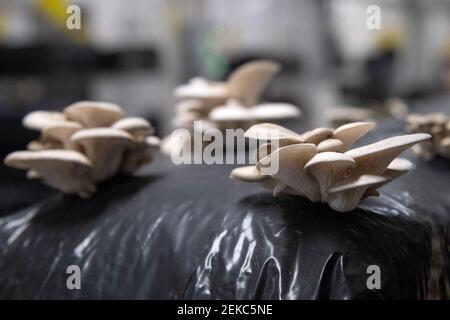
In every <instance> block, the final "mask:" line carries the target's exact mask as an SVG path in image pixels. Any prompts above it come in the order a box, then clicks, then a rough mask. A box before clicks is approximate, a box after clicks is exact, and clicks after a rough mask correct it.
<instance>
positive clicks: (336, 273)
mask: <svg viewBox="0 0 450 320" xmlns="http://www.w3.org/2000/svg"><path fill="white" fill-rule="evenodd" d="M380 201H383V199H380ZM389 205H390V204H389V203H385V206H386V207H389ZM448 238H449V232H448V229H447V228H446V230H444V229H438V228H435V227H434V226H431V225H425V224H423V223H420V222H418V221H414V220H412V219H410V218H408V217H407V216H399V215H390V216H388V215H380V214H376V213H373V212H370V211H368V210H363V209H360V208H358V209H356V210H354V211H352V212H349V213H344V214H342V213H337V212H333V211H332V210H330V209H329V208H328V207H327V206H325V205H323V204H315V203H310V202H308V201H307V200H304V199H301V198H298V197H293V196H282V197H278V198H273V197H272V196H271V195H270V194H268V193H261V194H257V195H253V196H249V197H247V198H244V199H243V200H241V201H240V202H239V203H238V204H237V205H236V206H234V207H232V208H230V209H229V210H228V213H227V215H226V217H225V219H224V221H223V223H222V225H221V227H220V228H219V229H218V230H217V232H216V233H215V235H214V237H213V238H212V239H210V241H209V246H208V249H207V251H206V253H205V254H204V255H203V258H202V261H201V262H200V264H199V265H198V267H197V269H196V271H195V272H194V273H193V277H192V279H191V282H190V284H189V286H188V288H187V291H186V297H187V298H196V299H197V298H200V299H217V298H219V299H417V298H425V297H430V296H439V297H440V298H448V297H449V296H448V294H449V291H448V290H447V289H444V290H442V288H441V290H438V291H437V292H436V291H433V290H431V288H435V287H436V284H435V282H436V281H438V282H439V281H440V282H442V283H445V279H446V277H447V276H448V272H449V269H448V262H449V260H448V253H447V252H446V249H445V246H443V247H440V248H439V252H438V253H436V252H434V254H438V255H439V256H441V257H443V259H445V263H443V264H442V265H440V266H439V267H437V268H440V270H439V271H437V270H433V272H434V273H435V276H436V273H439V274H440V275H439V276H438V278H439V279H433V278H432V277H431V271H432V268H431V264H432V260H431V257H432V256H433V248H432V247H433V245H434V243H435V242H436V241H444V240H445V239H448ZM444 243H445V242H444ZM369 265H377V266H379V268H380V270H381V289H380V290H374V291H371V290H369V289H368V288H367V286H366V281H367V278H368V277H369V276H370V275H371V274H370V273H369V274H368V273H367V267H368V266H369ZM435 267H436V266H434V268H435Z"/></svg>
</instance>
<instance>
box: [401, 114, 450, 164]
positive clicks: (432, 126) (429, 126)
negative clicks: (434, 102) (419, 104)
mask: <svg viewBox="0 0 450 320" xmlns="http://www.w3.org/2000/svg"><path fill="white" fill-rule="evenodd" d="M406 120H407V126H406V130H407V131H408V132H410V133H414V132H426V133H429V134H431V135H432V137H433V138H432V139H431V140H430V141H427V142H426V143H422V144H420V145H417V146H414V147H413V152H414V153H415V154H417V155H419V156H420V157H422V158H424V159H426V160H431V159H432V158H434V157H435V156H436V155H440V156H442V157H445V158H447V159H450V117H448V116H446V115H445V114H443V113H429V114H411V115H409V116H408V117H407V119H406Z"/></svg>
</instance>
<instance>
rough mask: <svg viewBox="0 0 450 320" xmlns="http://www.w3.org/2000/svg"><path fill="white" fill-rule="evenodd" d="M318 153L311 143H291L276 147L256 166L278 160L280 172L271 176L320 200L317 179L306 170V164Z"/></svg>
mask: <svg viewBox="0 0 450 320" xmlns="http://www.w3.org/2000/svg"><path fill="white" fill-rule="evenodd" d="M316 154H317V149H316V146H315V145H313V144H310V143H302V144H291V145H288V146H285V147H281V148H279V149H276V150H275V151H273V152H272V153H271V154H269V155H268V156H266V157H264V158H262V159H261V160H260V161H259V162H258V163H257V164H256V167H257V168H258V169H259V170H261V168H262V167H266V166H269V165H270V166H272V167H273V163H272V161H278V172H277V173H275V174H272V175H271V177H274V178H277V179H278V180H281V181H282V182H283V183H284V184H286V185H287V186H289V187H291V188H292V189H294V190H295V191H297V192H298V193H299V194H302V195H304V196H305V197H307V198H308V199H309V200H311V201H319V200H320V189H319V185H318V184H317V181H316V180H315V179H314V178H313V177H312V176H311V175H310V174H309V173H308V172H306V171H304V170H303V168H304V165H305V164H306V163H307V162H308V161H309V160H310V159H311V158H312V157H314V156H315V155H316Z"/></svg>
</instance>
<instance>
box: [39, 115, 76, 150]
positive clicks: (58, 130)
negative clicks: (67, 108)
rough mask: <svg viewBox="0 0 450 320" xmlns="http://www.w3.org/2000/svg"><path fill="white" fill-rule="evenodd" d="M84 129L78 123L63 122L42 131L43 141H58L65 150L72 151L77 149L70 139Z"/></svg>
mask: <svg viewBox="0 0 450 320" xmlns="http://www.w3.org/2000/svg"><path fill="white" fill-rule="evenodd" d="M82 128H83V127H82V126H81V124H79V123H78V122H73V121H63V122H58V123H55V124H53V125H50V126H47V127H45V128H44V129H43V130H42V140H43V141H44V142H45V141H58V142H59V143H61V145H62V147H63V148H64V149H68V150H72V149H74V148H75V146H74V145H73V143H72V141H71V140H70V137H71V136H72V134H74V133H75V132H77V131H78V130H81V129H82Z"/></svg>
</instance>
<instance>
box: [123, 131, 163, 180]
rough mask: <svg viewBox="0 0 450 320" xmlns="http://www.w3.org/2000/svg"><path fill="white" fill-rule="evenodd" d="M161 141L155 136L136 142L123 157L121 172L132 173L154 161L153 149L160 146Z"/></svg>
mask: <svg viewBox="0 0 450 320" xmlns="http://www.w3.org/2000/svg"><path fill="white" fill-rule="evenodd" d="M160 143H161V141H160V139H159V138H157V137H154V136H149V137H146V138H144V139H143V140H142V141H140V142H137V143H136V142H135V143H133V144H132V146H130V147H129V148H128V149H127V150H125V154H124V157H123V162H122V165H121V172H124V173H131V172H133V171H135V170H136V169H138V168H139V167H141V166H142V165H144V164H146V163H148V162H150V161H151V160H152V152H151V151H152V149H154V148H157V147H159V146H160Z"/></svg>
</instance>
